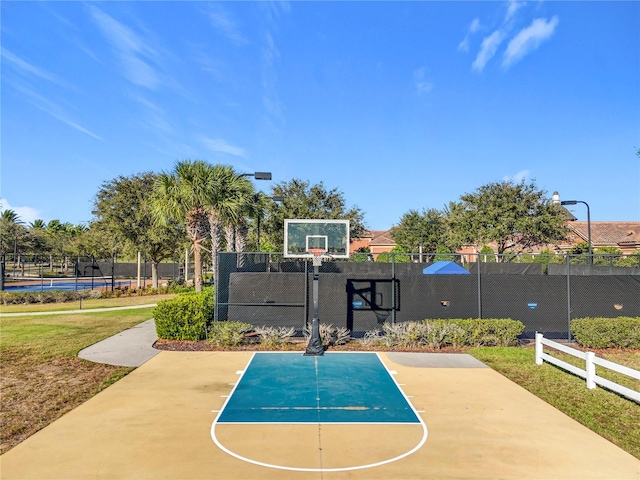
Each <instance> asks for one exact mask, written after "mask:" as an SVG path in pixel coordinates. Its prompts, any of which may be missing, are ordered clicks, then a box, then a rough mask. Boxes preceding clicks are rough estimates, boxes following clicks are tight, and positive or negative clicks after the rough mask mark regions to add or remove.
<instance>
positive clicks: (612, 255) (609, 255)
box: [593, 246, 622, 265]
mask: <svg viewBox="0 0 640 480" xmlns="http://www.w3.org/2000/svg"><path fill="white" fill-rule="evenodd" d="M621 256H622V250H620V249H619V248H618V247H613V246H610V247H608V246H603V247H599V248H596V250H595V251H594V252H593V264H594V265H613V264H614V262H616V261H617V260H619V259H620V257H621Z"/></svg>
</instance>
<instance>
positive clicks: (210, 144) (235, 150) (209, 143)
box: [200, 137, 245, 157]
mask: <svg viewBox="0 0 640 480" xmlns="http://www.w3.org/2000/svg"><path fill="white" fill-rule="evenodd" d="M200 141H201V142H202V143H204V144H205V145H206V147H207V148H208V149H209V150H211V151H213V152H216V153H226V154H229V155H233V156H235V157H244V156H245V151H244V149H243V148H241V147H236V146H235V145H231V144H230V143H227V142H226V141H225V140H222V139H220V138H207V137H201V138H200Z"/></svg>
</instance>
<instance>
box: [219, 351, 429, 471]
mask: <svg viewBox="0 0 640 480" xmlns="http://www.w3.org/2000/svg"><path fill="white" fill-rule="evenodd" d="M367 353H368V352H367ZM376 355H377V356H378V360H379V361H380V363H381V364H382V366H383V367H384V369H385V370H386V371H387V373H389V376H390V377H391V379H392V380H393V382H394V383H395V385H396V387H397V388H398V390H400V393H401V394H402V395H403V396H404V397H405V400H406V401H407V403H408V404H409V406H410V407H411V409H412V410H413V412H414V413H415V415H416V417H417V418H418V420H419V421H420V425H421V426H422V438H421V439H420V441H419V442H418V443H417V444H416V446H415V447H413V448H412V449H411V450H409V451H407V452H405V453H403V454H401V455H398V456H396V457H393V458H389V459H387V460H382V461H380V462H375V463H369V464H365V465H354V466H351V467H340V468H300V467H287V466H285V465H274V464H271V463H265V462H260V461H258V460H254V459H251V458H247V457H243V456H242V455H240V454H237V453H235V452H233V451H231V450H229V449H228V448H227V447H225V446H224V445H222V443H221V442H220V441H219V440H218V437H217V436H216V425H217V424H218V419H219V418H220V415H221V414H222V411H223V410H224V409H225V407H226V405H227V403H228V402H229V399H230V398H231V397H232V396H233V392H234V391H235V389H236V387H237V386H238V385H239V384H240V381H241V380H242V377H240V379H239V380H238V383H237V384H236V386H235V387H234V388H233V390H232V391H231V393H230V394H229V396H228V398H227V401H226V402H225V404H224V405H223V406H222V409H221V410H220V413H219V414H218V415H217V416H216V418H215V420H214V421H213V423H212V424H211V438H212V439H213V442H214V443H215V444H216V445H217V446H218V448H220V450H222V451H223V452H226V453H228V454H229V455H231V456H232V457H234V458H237V459H238V460H242V461H244V462H247V463H251V464H253V465H258V466H260V467H267V468H275V469H278V470H288V471H294V472H347V471H353V470H363V469H365V468H373V467H379V466H381V465H386V464H388V463H392V462H396V461H398V460H401V459H403V458H405V457H408V456H409V455H411V454H413V453H415V452H416V451H418V450H420V448H421V447H422V446H423V445H424V443H425V442H426V441H427V436H428V434H429V432H428V430H427V425H426V424H425V423H424V421H423V420H422V417H421V416H420V415H418V411H417V410H416V409H415V407H414V406H413V404H412V403H411V402H410V401H409V398H408V397H407V396H406V395H405V393H404V392H403V391H402V389H400V386H399V385H398V383H397V382H396V380H395V378H393V376H392V374H391V373H390V372H391V371H390V370H389V369H388V368H387V366H386V365H385V364H384V362H383V361H382V358H380V354H379V353H376ZM254 356H255V353H253V354H252V356H251V358H250V359H249V362H248V364H247V368H245V370H244V372H246V371H247V370H248V369H249V365H250V364H251V362H252V361H253V359H254ZM244 372H243V375H244ZM298 424H299V425H309V423H308V422H304V423H292V422H274V423H272V424H271V423H270V424H268V425H298ZM326 424H327V425H329V424H334V423H326ZM335 424H336V425H351V424H350V423H342V422H341V423H335ZM358 424H360V425H365V424H366V425H393V424H392V423H372V422H366V423H358ZM225 425H265V423H263V422H259V423H258V422H246V423H245V422H238V423H235V422H234V423H225ZM320 425H323V424H318V426H320ZM353 425H356V423H353ZM402 425H409V424H407V423H402Z"/></svg>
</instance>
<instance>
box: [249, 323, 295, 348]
mask: <svg viewBox="0 0 640 480" xmlns="http://www.w3.org/2000/svg"><path fill="white" fill-rule="evenodd" d="M254 330H255V331H256V333H257V334H258V335H259V336H260V345H262V346H263V347H267V348H274V347H279V346H281V345H284V344H285V343H287V342H288V341H289V339H290V338H291V337H293V336H294V335H295V333H296V329H295V328H293V327H273V326H268V327H267V326H262V327H256V328H255V329H254Z"/></svg>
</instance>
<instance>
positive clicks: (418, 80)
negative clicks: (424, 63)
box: [413, 67, 433, 95]
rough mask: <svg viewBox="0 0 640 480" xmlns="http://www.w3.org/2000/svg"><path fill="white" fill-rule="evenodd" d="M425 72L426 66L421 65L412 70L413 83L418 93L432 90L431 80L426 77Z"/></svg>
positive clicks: (422, 93)
mask: <svg viewBox="0 0 640 480" xmlns="http://www.w3.org/2000/svg"><path fill="white" fill-rule="evenodd" d="M426 72H427V68H426V67H421V68H419V69H418V70H416V71H415V72H413V83H414V85H415V86H416V90H417V91H418V95H424V94H427V93H430V92H431V91H432V90H433V82H432V81H431V80H429V79H427V78H426Z"/></svg>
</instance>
